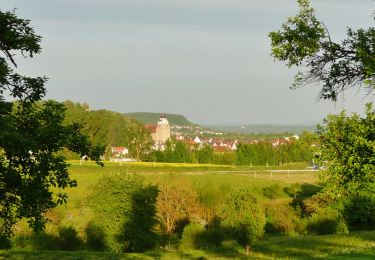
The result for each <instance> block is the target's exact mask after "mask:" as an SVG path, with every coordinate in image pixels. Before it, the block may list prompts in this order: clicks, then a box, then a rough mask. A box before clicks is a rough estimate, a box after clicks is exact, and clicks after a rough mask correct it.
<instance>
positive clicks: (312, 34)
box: [269, 0, 375, 101]
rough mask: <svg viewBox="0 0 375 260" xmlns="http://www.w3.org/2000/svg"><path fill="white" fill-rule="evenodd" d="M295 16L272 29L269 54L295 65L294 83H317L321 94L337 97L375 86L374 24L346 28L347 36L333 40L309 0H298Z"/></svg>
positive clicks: (369, 90)
mask: <svg viewBox="0 0 375 260" xmlns="http://www.w3.org/2000/svg"><path fill="white" fill-rule="evenodd" d="M298 5H299V8H300V11H299V13H298V14H297V15H296V16H293V17H290V18H288V20H287V21H286V22H285V23H284V24H283V25H282V26H281V29H280V30H278V31H275V32H271V33H270V34H269V37H270V38H271V45H272V56H273V57H274V58H275V59H277V60H280V61H285V62H286V63H287V65H288V67H293V66H298V67H299V68H300V71H299V72H298V73H297V75H296V77H295V82H294V85H293V87H294V88H296V87H300V86H303V85H316V86H318V87H320V95H319V96H320V98H323V99H329V100H333V101H335V100H337V98H338V95H339V94H340V93H343V92H344V91H345V90H346V89H349V88H353V87H364V88H365V89H366V90H367V91H368V93H369V94H370V93H371V92H373V91H374V90H375V28H374V27H370V28H368V29H358V30H353V29H351V28H348V29H347V37H346V38H345V39H344V40H342V41H341V42H339V43H338V42H334V41H333V40H332V38H331V37H330V34H329V31H328V30H327V28H326V26H325V25H324V23H323V22H321V21H319V20H318V19H317V18H316V16H315V12H314V9H313V8H312V7H311V6H310V3H309V1H308V0H298Z"/></svg>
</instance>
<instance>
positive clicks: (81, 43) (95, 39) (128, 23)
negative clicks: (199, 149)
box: [0, 0, 375, 124]
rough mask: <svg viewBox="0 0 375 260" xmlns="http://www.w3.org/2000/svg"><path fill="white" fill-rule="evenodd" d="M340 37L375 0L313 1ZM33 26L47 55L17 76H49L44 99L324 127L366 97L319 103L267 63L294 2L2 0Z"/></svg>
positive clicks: (208, 119)
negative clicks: (272, 40) (275, 33)
mask: <svg viewBox="0 0 375 260" xmlns="http://www.w3.org/2000/svg"><path fill="white" fill-rule="evenodd" d="M312 4H313V6H314V7H315V9H316V10H317V16H318V17H319V18H320V19H321V20H323V21H324V22H325V24H326V25H327V27H328V28H329V30H330V32H331V34H332V36H333V37H334V39H336V40H339V39H342V37H344V35H345V30H346V29H345V28H346V26H351V27H353V28H360V27H368V26H372V25H373V24H374V22H373V20H372V18H371V15H372V13H373V11H374V10H375V8H374V7H375V2H374V1H373V0H360V1H358V0H357V1H356V0H351V1H349V0H313V1H312ZM14 7H16V8H17V11H16V13H17V14H18V15H19V16H20V17H23V18H28V19H30V20H31V24H32V26H33V27H34V28H35V31H36V32H37V33H38V34H40V35H42V36H43V42H42V47H43V53H42V54H41V55H39V56H38V57H36V58H34V59H33V60H27V61H21V58H18V59H17V61H18V62H19V65H20V66H19V67H20V71H21V72H24V73H27V74H31V75H46V76H47V77H49V78H50V80H49V82H48V85H47V89H48V95H47V97H48V98H53V99H57V100H59V101H62V100H66V99H70V100H72V101H75V102H87V103H89V104H90V106H91V107H92V108H94V109H99V108H105V109H109V110H115V111H118V112H135V111H150V112H162V111H163V112H167V113H177V114H183V115H185V116H186V117H187V118H188V119H190V120H191V121H193V122H196V123H203V124H221V123H232V122H233V123H243V124H245V123H248V124H260V123H275V124H300V123H309V122H319V121H321V120H322V118H323V117H324V116H325V115H326V114H327V113H336V112H338V111H340V110H341V109H343V108H346V109H347V110H348V111H358V112H361V111H362V110H363V107H364V103H365V102H366V101H367V102H368V101H369V99H367V100H363V97H364V95H363V94H362V93H361V92H359V93H358V94H357V95H356V92H355V93H354V92H353V93H349V92H348V93H347V95H346V99H345V101H344V102H342V101H340V102H338V103H337V104H331V103H328V102H325V101H320V102H317V100H316V95H317V93H318V89H314V88H303V89H299V90H297V91H291V90H290V89H289V86H290V85H291V83H292V81H293V76H294V71H292V70H288V69H286V68H285V66H284V65H283V64H282V63H279V62H276V63H275V62H273V60H272V58H271V57H270V55H269V53H270V46H269V39H268V38H267V34H268V32H270V31H272V30H276V29H278V28H279V27H280V25H281V23H282V22H283V21H285V18H286V17H288V16H292V15H294V14H295V13H296V10H297V9H296V1H295V0H263V1H260V0H133V1H130V0H106V1H104V0H101V1H99V0H75V1H73V0H64V1H63V0H60V1H57V0H55V1H51V0H33V1H30V0H15V1H7V0H0V8H1V10H10V9H13V8H14Z"/></svg>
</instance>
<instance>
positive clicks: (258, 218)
mask: <svg viewBox="0 0 375 260" xmlns="http://www.w3.org/2000/svg"><path fill="white" fill-rule="evenodd" d="M220 219H221V226H222V227H223V229H224V230H225V231H227V232H228V233H229V234H230V235H231V236H232V237H233V238H234V239H235V240H237V242H238V243H240V244H241V245H242V246H244V247H245V252H246V254H248V253H249V249H250V245H252V244H253V243H254V242H255V241H256V239H257V238H258V237H261V236H262V235H263V233H264V226H265V223H266V217H265V214H264V212H263V211H262V209H261V208H260V206H259V203H258V198H257V197H256V196H255V195H254V192H253V191H251V190H247V189H242V190H237V191H234V192H232V193H231V194H230V195H229V197H228V199H227V201H226V203H225V206H224V208H223V209H222V211H221V213H220Z"/></svg>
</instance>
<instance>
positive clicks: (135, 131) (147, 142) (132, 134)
mask: <svg viewBox="0 0 375 260" xmlns="http://www.w3.org/2000/svg"><path fill="white" fill-rule="evenodd" d="M127 143H128V145H129V153H130V155H131V156H132V157H133V158H134V159H136V160H137V161H139V160H141V159H142V157H143V156H145V155H147V154H150V153H151V149H152V145H153V144H154V141H153V140H152V138H151V134H150V131H149V130H148V129H146V128H145V127H144V126H143V125H142V124H141V123H138V122H134V121H133V122H131V123H130V125H129V128H128V140H127Z"/></svg>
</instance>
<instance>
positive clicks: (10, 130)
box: [0, 11, 102, 236]
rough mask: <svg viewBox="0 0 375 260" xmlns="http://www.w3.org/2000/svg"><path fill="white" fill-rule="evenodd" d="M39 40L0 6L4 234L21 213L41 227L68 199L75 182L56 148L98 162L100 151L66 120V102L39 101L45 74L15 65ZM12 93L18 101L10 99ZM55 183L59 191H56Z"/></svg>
mask: <svg viewBox="0 0 375 260" xmlns="http://www.w3.org/2000/svg"><path fill="white" fill-rule="evenodd" d="M40 40H41V37H40V36H38V35H36V34H35V33H34V30H33V28H31V27H30V26H29V21H28V20H24V19H20V18H18V17H17V16H16V15H15V13H14V12H2V11H0V51H1V53H2V54H3V55H2V56H0V235H5V236H9V235H11V234H12V231H13V230H12V227H13V225H14V224H15V223H17V221H18V220H20V219H22V218H26V219H28V222H29V224H30V225H31V227H33V228H34V229H35V230H40V229H42V228H43V227H44V224H45V222H46V221H47V220H46V217H45V216H44V213H46V212H47V211H48V210H49V209H51V208H53V207H55V206H56V205H58V204H62V203H64V202H65V201H66V198H67V197H66V194H65V193H63V192H62V191H61V190H62V189H64V188H66V187H74V186H76V185H77V184H76V182H75V181H74V180H71V179H70V178H69V174H68V170H67V167H68V164H67V163H66V162H65V158H63V157H61V156H57V155H56V153H57V152H58V151H60V150H62V149H69V150H71V151H73V152H77V153H79V154H81V155H88V156H90V157H91V158H92V159H94V160H97V162H99V157H100V154H101V153H102V149H101V147H99V146H98V147H93V146H92V145H91V143H90V142H89V140H88V139H87V138H86V136H85V135H83V134H82V133H81V127H80V126H79V125H78V124H70V125H67V126H64V125H63V124H62V122H63V120H64V111H65V109H64V107H63V105H62V104H59V103H57V102H54V101H47V102H44V103H38V101H40V100H41V99H42V98H43V97H44V96H45V94H46V89H45V87H44V85H45V83H46V81H47V79H46V78H45V77H36V78H31V77H27V76H23V75H20V74H18V73H16V72H15V71H14V70H13V69H12V66H15V67H16V62H15V55H16V53H21V54H22V55H23V57H33V55H34V54H38V53H40V51H41V48H40ZM9 97H11V98H12V99H13V100H15V101H14V102H11V101H7V98H9ZM52 187H57V188H59V190H60V192H59V193H57V194H54V193H53V192H52V191H51V188H52Z"/></svg>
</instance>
